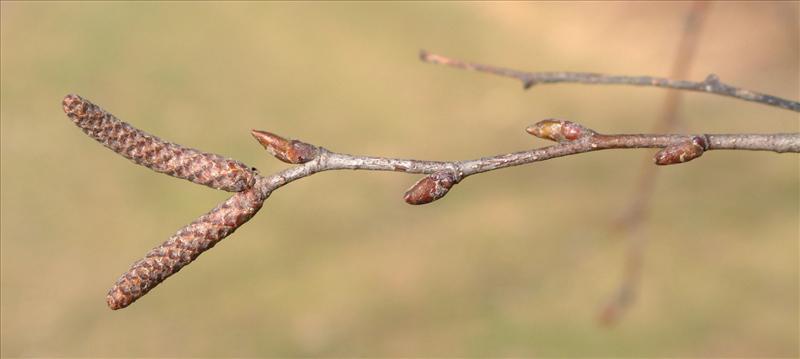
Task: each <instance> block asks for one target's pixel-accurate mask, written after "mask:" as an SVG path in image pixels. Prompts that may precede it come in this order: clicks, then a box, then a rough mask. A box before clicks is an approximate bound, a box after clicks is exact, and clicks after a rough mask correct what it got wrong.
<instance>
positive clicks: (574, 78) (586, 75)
mask: <svg viewBox="0 0 800 359" xmlns="http://www.w3.org/2000/svg"><path fill="white" fill-rule="evenodd" d="M419 57H420V59H421V60H422V61H424V62H428V63H432V64H439V65H445V66H450V67H454V68H458V69H463V70H471V71H477V72H485V73H489V74H492V75H497V76H503V77H510V78H513V79H517V80H520V81H522V86H523V87H524V88H525V89H526V90H527V89H529V88H531V87H533V86H535V85H539V84H552V83H560V82H563V83H580V84H591V85H632V86H653V87H663V88H671V89H676V90H686V91H695V92H705V93H710V94H715V95H720V96H728V97H733V98H736V99H739V100H744V101H751V102H757V103H760V104H764V105H768V106H774V107H779V108H784V109H787V110H791V111H795V112H800V102H797V101H792V100H787V99H784V98H780V97H777V96H772V95H767V94H763V93H760V92H756V91H751V90H746V89H743V88H738V87H734V86H731V85H728V84H725V83H723V82H721V81H720V79H719V77H718V76H717V75H715V74H710V75H708V76H707V77H706V78H705V80H703V81H702V82H694V81H685V80H671V79H667V78H663V77H654V76H624V75H605V74H599V73H592V72H525V71H519V70H512V69H508V68H503V67H497V66H491V65H484V64H479V63H474V62H466V61H462V60H457V59H453V58H449V57H446V56H443V55H438V54H434V53H430V52H427V51H425V50H422V51H420V54H419Z"/></svg>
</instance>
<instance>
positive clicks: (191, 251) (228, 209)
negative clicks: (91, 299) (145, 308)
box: [106, 188, 266, 310]
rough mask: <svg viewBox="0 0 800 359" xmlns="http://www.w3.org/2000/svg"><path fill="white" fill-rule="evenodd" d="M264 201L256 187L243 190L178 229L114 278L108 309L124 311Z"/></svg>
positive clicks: (229, 232)
mask: <svg viewBox="0 0 800 359" xmlns="http://www.w3.org/2000/svg"><path fill="white" fill-rule="evenodd" d="M265 199H266V195H263V194H262V193H261V191H260V190H259V189H258V188H250V189H247V190H245V191H242V192H239V193H236V194H235V195H233V197H231V198H229V199H228V200H226V201H225V202H222V203H221V204H219V205H218V206H217V207H215V208H214V209H212V210H211V211H210V212H208V213H206V214H204V215H203V216H201V217H200V218H197V219H196V220H195V221H193V222H192V223H190V224H188V225H187V226H185V227H183V228H181V229H180V230H178V232H177V233H175V234H174V235H173V236H172V237H170V238H169V239H168V240H167V241H166V242H164V243H162V244H161V245H159V246H158V247H155V248H153V249H152V250H150V251H149V252H147V254H146V255H145V257H144V258H142V259H140V260H139V261H137V262H136V263H134V264H133V265H132V266H131V268H130V269H129V270H128V271H127V272H125V273H124V274H123V275H122V276H120V277H119V279H117V282H116V283H115V284H114V286H113V287H112V288H111V290H109V291H108V295H107V296H106V302H107V303H108V306H109V308H111V309H115V310H116V309H121V308H125V307H127V306H128V305H130V304H131V303H133V302H134V301H136V300H137V299H139V298H141V297H142V296H143V295H145V294H147V292H148V291H150V290H151V289H153V288H154V287H155V286H157V285H158V284H159V283H161V282H162V281H164V280H165V279H167V277H169V276H171V275H173V274H175V273H177V272H178V271H179V270H180V269H181V268H183V267H184V266H186V265H187V264H189V263H191V262H192V261H194V260H195V258H197V257H198V256H199V255H200V254H202V253H203V252H205V251H206V250H208V249H210V248H212V247H214V245H216V244H217V243H218V242H219V241H220V240H222V239H223V238H225V237H227V236H229V235H230V234H231V233H233V232H234V231H235V230H236V229H237V228H239V226H241V225H242V224H244V223H245V222H247V221H248V220H250V218H252V217H253V216H254V215H255V214H256V212H258V210H259V209H261V205H262V204H263V203H264V200H265Z"/></svg>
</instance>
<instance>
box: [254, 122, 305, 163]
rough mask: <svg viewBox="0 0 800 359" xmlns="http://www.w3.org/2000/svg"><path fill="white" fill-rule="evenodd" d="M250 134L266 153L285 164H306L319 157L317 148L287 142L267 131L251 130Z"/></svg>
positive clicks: (302, 143)
mask: <svg viewBox="0 0 800 359" xmlns="http://www.w3.org/2000/svg"><path fill="white" fill-rule="evenodd" d="M250 133H251V134H252V135H253V137H255V139H256V141H258V143H260V144H261V145H262V146H264V148H265V149H266V150H267V152H269V153H270V154H272V155H273V156H275V158H277V159H279V160H281V161H283V162H286V163H293V164H300V163H306V162H308V161H311V160H313V159H315V158H317V156H318V155H319V149H318V148H317V146H314V145H310V144H308V143H305V142H302V141H298V140H287V139H285V138H283V137H281V136H278V135H276V134H274V133H270V132H267V131H259V130H252V131H251V132H250Z"/></svg>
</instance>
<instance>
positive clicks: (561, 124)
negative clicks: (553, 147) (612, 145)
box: [525, 119, 594, 142]
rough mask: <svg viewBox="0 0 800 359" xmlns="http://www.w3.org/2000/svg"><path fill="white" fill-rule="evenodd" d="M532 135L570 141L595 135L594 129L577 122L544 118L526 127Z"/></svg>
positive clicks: (546, 138) (552, 139)
mask: <svg viewBox="0 0 800 359" xmlns="http://www.w3.org/2000/svg"><path fill="white" fill-rule="evenodd" d="M525 131H527V132H528V133H530V134H531V135H534V136H536V137H539V138H542V139H545V140H551V141H556V142H570V141H575V140H577V139H580V138H583V137H588V136H592V135H594V131H592V130H590V129H588V128H586V127H583V126H581V125H579V124H577V123H575V122H571V121H564V120H554V119H549V120H543V121H539V122H537V123H536V124H534V125H531V126H528V128H526V129H525Z"/></svg>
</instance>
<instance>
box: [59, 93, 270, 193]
mask: <svg viewBox="0 0 800 359" xmlns="http://www.w3.org/2000/svg"><path fill="white" fill-rule="evenodd" d="M62 104H63V106H64V112H65V113H66V114H67V116H69V118H70V119H72V122H74V123H75V124H76V125H77V126H78V127H80V128H81V130H83V132H85V133H86V134H87V135H89V137H91V138H94V139H95V140H97V142H100V143H102V144H103V145H104V146H106V147H108V148H109V149H111V150H112V151H114V152H116V153H119V154H120V155H122V156H123V157H125V158H127V159H129V160H131V161H133V162H134V163H136V164H140V165H142V166H145V167H147V168H150V169H152V170H154V171H156V172H161V173H165V174H168V175H170V176H173V177H178V178H183V179H185V180H189V181H192V182H194V183H198V184H202V185H205V186H209V187H211V188H216V189H221V190H224V191H229V192H239V191H242V190H244V189H247V188H249V187H251V186H253V183H254V182H255V177H256V175H255V173H254V171H253V170H251V169H250V168H249V167H248V166H247V165H245V164H244V163H241V162H239V161H236V160H232V159H229V158H225V157H222V156H220V155H216V154H213V153H206V152H202V151H198V150H195V149H192V148H187V147H183V146H181V145H178V144H175V143H171V142H167V141H164V140H162V139H160V138H158V137H156V136H153V135H151V134H148V133H146V132H144V131H142V130H139V129H137V128H135V127H133V126H131V125H129V124H127V123H125V122H122V121H120V120H119V119H117V118H116V117H114V115H112V114H110V113H108V112H106V111H105V110H103V109H102V108H100V107H99V106H97V105H95V104H93V103H91V102H89V101H88V100H86V99H83V98H82V97H80V96H77V95H67V96H66V97H64V101H63V102H62Z"/></svg>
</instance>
